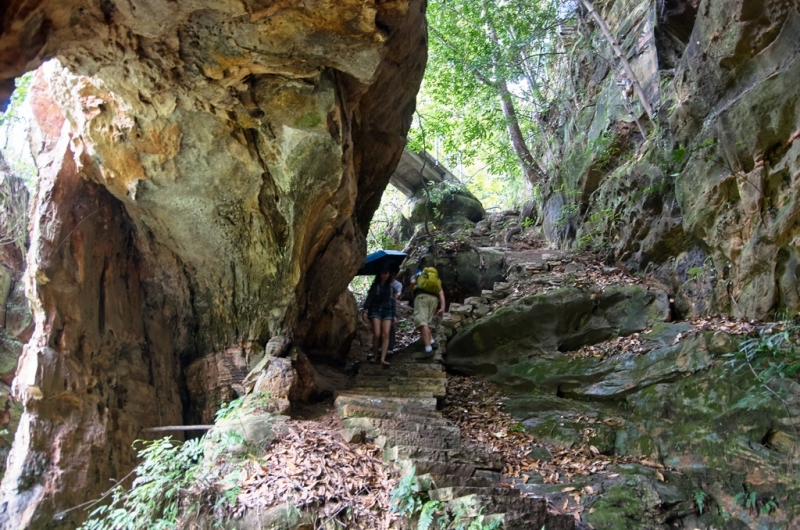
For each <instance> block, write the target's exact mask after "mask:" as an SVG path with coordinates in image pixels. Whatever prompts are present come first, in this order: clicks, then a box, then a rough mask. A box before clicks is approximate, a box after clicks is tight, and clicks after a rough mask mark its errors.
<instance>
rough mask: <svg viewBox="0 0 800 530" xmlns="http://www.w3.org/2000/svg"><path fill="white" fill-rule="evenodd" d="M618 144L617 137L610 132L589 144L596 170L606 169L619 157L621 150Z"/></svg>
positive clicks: (604, 133)
mask: <svg viewBox="0 0 800 530" xmlns="http://www.w3.org/2000/svg"><path fill="white" fill-rule="evenodd" d="M616 143H617V138H616V136H614V134H612V133H610V132H608V131H605V132H603V134H601V135H600V136H599V137H597V138H595V139H594V140H591V141H590V142H589V145H588V149H589V150H590V151H591V152H592V154H593V155H594V168H595V169H597V170H601V169H605V168H606V167H608V165H609V164H610V163H611V162H612V161H613V160H614V158H616V157H617V155H619V152H620V149H619V147H618V146H617V145H616Z"/></svg>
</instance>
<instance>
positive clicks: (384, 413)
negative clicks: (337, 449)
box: [339, 405, 447, 423]
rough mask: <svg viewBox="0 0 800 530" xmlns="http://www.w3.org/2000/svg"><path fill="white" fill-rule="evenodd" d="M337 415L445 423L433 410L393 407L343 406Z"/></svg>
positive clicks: (440, 414)
mask: <svg viewBox="0 0 800 530" xmlns="http://www.w3.org/2000/svg"><path fill="white" fill-rule="evenodd" d="M339 415H340V416H342V418H379V419H385V420H391V419H397V417H398V416H402V417H403V418H409V419H412V420H414V419H415V420H417V421H419V422H426V421H430V422H432V423H439V422H441V423H446V422H447V420H445V419H444V417H442V413H441V412H437V411H435V410H424V409H418V408H416V407H408V408H406V407H402V406H395V407H392V408H387V407H365V406H359V405H344V406H342V407H340V408H339Z"/></svg>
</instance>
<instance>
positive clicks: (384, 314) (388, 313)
mask: <svg viewBox="0 0 800 530" xmlns="http://www.w3.org/2000/svg"><path fill="white" fill-rule="evenodd" d="M373 318H377V319H378V320H393V319H394V315H393V314H392V310H391V309H384V310H380V309H378V310H375V311H370V313H369V319H370V320H372V319H373Z"/></svg>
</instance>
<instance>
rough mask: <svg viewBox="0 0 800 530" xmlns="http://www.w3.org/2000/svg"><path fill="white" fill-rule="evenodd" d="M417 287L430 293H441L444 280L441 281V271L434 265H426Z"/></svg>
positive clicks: (418, 279)
mask: <svg viewBox="0 0 800 530" xmlns="http://www.w3.org/2000/svg"><path fill="white" fill-rule="evenodd" d="M417 289H420V290H422V291H423V292H426V293H430V294H436V295H438V294H439V291H441V290H442V282H441V281H439V271H437V270H436V269H435V268H433V267H425V268H424V269H422V274H420V275H419V278H417Z"/></svg>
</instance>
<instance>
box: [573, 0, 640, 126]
mask: <svg viewBox="0 0 800 530" xmlns="http://www.w3.org/2000/svg"><path fill="white" fill-rule="evenodd" d="M581 3H582V4H583V7H585V8H586V10H587V11H589V14H590V15H592V18H594V20H595V22H597V25H598V26H600V31H601V32H602V33H603V36H604V37H605V38H606V40H607V41H608V44H609V45H610V46H611V49H612V50H613V51H614V55H616V56H617V58H618V59H619V62H620V64H622V68H623V69H624V70H625V74H626V75H627V76H628V78H629V79H630V80H631V83H633V90H634V91H635V92H636V95H637V96H639V101H641V103H642V107H643V108H644V111H645V112H646V113H647V117H648V118H652V117H653V108H652V107H651V106H650V102H649V101H647V96H645V93H644V90H643V89H642V85H641V84H640V83H639V78H638V77H636V74H635V73H633V68H631V63H630V62H628V59H627V58H626V57H625V54H624V53H623V51H622V48H620V47H619V44H617V41H616V39H615V38H614V35H612V34H611V30H610V29H609V28H608V24H606V21H605V20H603V17H601V16H600V13H598V12H597V10H595V8H594V6H593V5H592V3H591V2H590V1H589V0H581Z"/></svg>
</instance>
